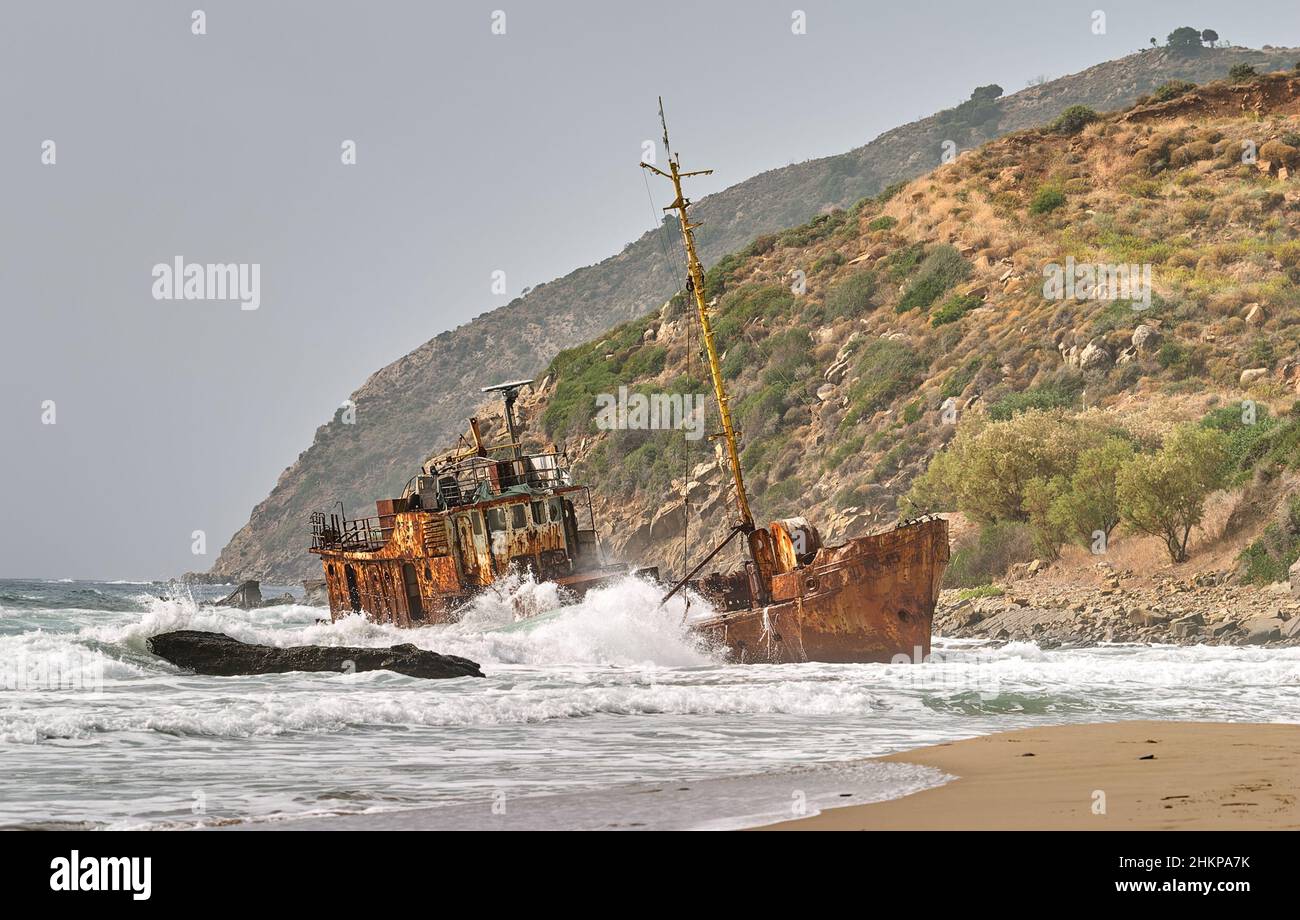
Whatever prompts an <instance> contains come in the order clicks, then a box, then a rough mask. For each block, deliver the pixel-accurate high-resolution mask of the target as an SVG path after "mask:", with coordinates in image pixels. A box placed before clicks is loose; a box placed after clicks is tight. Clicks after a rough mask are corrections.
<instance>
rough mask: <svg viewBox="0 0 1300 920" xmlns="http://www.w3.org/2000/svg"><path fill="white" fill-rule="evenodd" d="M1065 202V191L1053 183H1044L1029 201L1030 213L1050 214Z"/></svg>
mask: <svg viewBox="0 0 1300 920" xmlns="http://www.w3.org/2000/svg"><path fill="white" fill-rule="evenodd" d="M1064 204H1065V192H1063V191H1061V190H1060V189H1059V188H1056V187H1055V186H1051V185H1044V186H1043V187H1042V188H1040V189H1039V190H1038V191H1037V192H1036V193H1035V194H1034V197H1033V199H1032V200H1031V201H1030V202H1029V213H1030V214H1049V213H1051V212H1052V211H1055V210H1056V209H1057V208H1059V207H1062V206H1063V205H1064Z"/></svg>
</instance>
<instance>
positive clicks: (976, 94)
mask: <svg viewBox="0 0 1300 920" xmlns="http://www.w3.org/2000/svg"><path fill="white" fill-rule="evenodd" d="M1001 95H1002V87H1000V86H998V85H997V84H996V83H990V84H988V85H987V86H977V87H975V89H974V90H972V91H971V94H970V97H971V98H972V99H976V100H992V99H997V98H998V97H999V96H1001Z"/></svg>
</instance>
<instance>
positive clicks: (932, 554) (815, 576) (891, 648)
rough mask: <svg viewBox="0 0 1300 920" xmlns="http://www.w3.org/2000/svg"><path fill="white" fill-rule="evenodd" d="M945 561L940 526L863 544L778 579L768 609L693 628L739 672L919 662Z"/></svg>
mask: <svg viewBox="0 0 1300 920" xmlns="http://www.w3.org/2000/svg"><path fill="white" fill-rule="evenodd" d="M948 555H949V549H948V522H947V521H945V520H942V519H937V518H936V519H932V520H924V521H919V522H916V523H912V524H906V525H900V526H899V527H897V528H895V529H893V530H889V531H886V532H884V533H879V534H872V535H870V536H865V537H857V538H854V539H851V540H849V541H848V542H847V543H844V544H843V545H841V546H835V547H823V548H821V549H820V550H819V551H818V552H817V555H816V557H815V558H814V559H813V560H812V561H811V562H810V563H809V564H807V565H803V566H798V567H796V568H793V569H792V570H791V571H789V572H786V573H784V574H781V575H778V576H776V577H775V578H774V579H773V580H772V599H771V603H769V604H767V605H765V606H762V607H756V606H755V607H747V608H746V609H742V610H733V611H729V612H726V613H720V614H717V615H715V616H712V617H710V618H709V619H707V620H704V621H701V622H699V623H696V624H693V626H692V628H693V629H694V630H695V631H696V632H698V633H700V634H702V635H704V636H707V637H708V638H709V639H711V640H713V641H715V642H717V643H719V644H720V645H725V646H726V647H727V648H728V649H729V650H730V652H731V656H732V659H733V660H735V661H738V662H745V663H756V662H769V663H791V662H802V661H825V662H860V663H869V662H886V663H887V662H891V661H904V660H906V661H920V660H921V659H922V658H923V657H925V656H926V655H929V654H930V622H931V620H932V618H933V616H934V607H935V603H936V601H937V600H938V597H939V584H940V582H941V580H942V579H943V573H944V569H945V568H946V567H947V564H948Z"/></svg>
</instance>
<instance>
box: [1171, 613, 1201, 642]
mask: <svg viewBox="0 0 1300 920" xmlns="http://www.w3.org/2000/svg"><path fill="white" fill-rule="evenodd" d="M1204 625H1205V618H1204V617H1203V616H1201V615H1200V614H1199V613H1189V614H1188V615H1187V616H1185V617H1179V618H1178V619H1176V620H1174V621H1173V622H1172V623H1170V624H1169V631H1170V632H1171V633H1173V634H1174V636H1175V637H1177V638H1179V639H1187V638H1190V637H1191V636H1194V635H1196V634H1197V633H1199V632H1200V631H1201V627H1202V626H1204Z"/></svg>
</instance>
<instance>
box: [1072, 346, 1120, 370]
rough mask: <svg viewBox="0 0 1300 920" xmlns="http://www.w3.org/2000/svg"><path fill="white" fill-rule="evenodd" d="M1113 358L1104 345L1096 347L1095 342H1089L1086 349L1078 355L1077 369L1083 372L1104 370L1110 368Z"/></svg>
mask: <svg viewBox="0 0 1300 920" xmlns="http://www.w3.org/2000/svg"><path fill="white" fill-rule="evenodd" d="M1112 361H1114V358H1112V357H1111V354H1110V352H1109V351H1107V350H1106V347H1105V346H1104V345H1098V344H1097V343H1096V342H1089V343H1088V345H1087V347H1086V348H1084V349H1083V351H1081V352H1080V353H1079V368H1080V369H1081V370H1085V371H1097V370H1105V369H1106V368H1108V367H1110V365H1111V362H1112Z"/></svg>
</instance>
